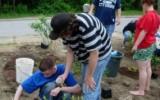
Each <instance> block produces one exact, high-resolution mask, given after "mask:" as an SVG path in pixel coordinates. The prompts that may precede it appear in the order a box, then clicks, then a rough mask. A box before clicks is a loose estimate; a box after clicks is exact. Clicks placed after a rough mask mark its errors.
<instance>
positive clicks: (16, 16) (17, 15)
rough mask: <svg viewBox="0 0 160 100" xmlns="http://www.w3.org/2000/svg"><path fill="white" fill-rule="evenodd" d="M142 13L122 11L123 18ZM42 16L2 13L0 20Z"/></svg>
mask: <svg viewBox="0 0 160 100" xmlns="http://www.w3.org/2000/svg"><path fill="white" fill-rule="evenodd" d="M141 14H142V11H139V10H127V11H122V15H123V16H134V15H135V16H136V15H141ZM41 15H42V14H34V13H22V14H18V13H6V14H1V13H0V19H9V18H23V17H38V16H41ZM52 15H53V14H47V15H45V16H52Z"/></svg>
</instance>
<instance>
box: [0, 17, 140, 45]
mask: <svg viewBox="0 0 160 100" xmlns="http://www.w3.org/2000/svg"><path fill="white" fill-rule="evenodd" d="M135 19H137V16H134V17H133V16H130V17H122V19H121V24H120V25H118V26H116V29H115V31H116V32H121V31H122V29H123V27H124V26H125V25H126V24H127V23H128V22H129V21H131V20H135ZM36 20H37V18H17V19H0V43H1V42H4V41H5V40H7V39H8V38H9V39H12V40H9V41H14V39H15V38H17V37H22V36H23V37H24V36H25V37H26V36H37V35H38V33H36V32H35V31H34V30H33V29H32V28H31V27H30V25H31V23H33V22H35V21H36ZM48 21H50V18H48ZM114 35H116V36H121V35H122V34H113V36H114ZM6 38H7V39H6ZM2 40H3V41H2Z"/></svg>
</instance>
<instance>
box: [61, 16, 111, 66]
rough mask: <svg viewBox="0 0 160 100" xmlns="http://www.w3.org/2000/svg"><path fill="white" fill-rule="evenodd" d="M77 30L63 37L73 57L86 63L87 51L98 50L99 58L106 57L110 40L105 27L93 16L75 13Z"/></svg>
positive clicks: (108, 52) (109, 50)
mask: <svg viewBox="0 0 160 100" xmlns="http://www.w3.org/2000/svg"><path fill="white" fill-rule="evenodd" d="M76 18H77V19H78V22H79V31H78V32H76V33H73V34H72V35H71V36H69V37H65V38H63V44H64V45H67V46H68V47H70V48H71V49H72V51H73V52H74V55H75V57H76V58H77V59H78V60H79V61H80V62H82V63H87V61H88V58H89V53H90V52H91V51H94V50H98V51H99V60H102V59H104V58H105V57H107V56H108V55H109V54H110V52H111V49H112V47H111V41H110V38H109V36H108V34H107V33H106V29H105V27H104V26H103V25H102V23H101V22H100V21H99V20H98V19H97V18H96V17H94V16H92V15H89V14H86V13H79V14H77V15H76Z"/></svg>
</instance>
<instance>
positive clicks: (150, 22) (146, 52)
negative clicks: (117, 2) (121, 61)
mask: <svg viewBox="0 0 160 100" xmlns="http://www.w3.org/2000/svg"><path fill="white" fill-rule="evenodd" d="M153 4H154V0H143V1H142V8H143V13H144V15H143V16H142V17H141V18H140V19H139V20H138V21H137V23H136V31H135V35H134V45H133V48H132V52H134V55H133V59H134V60H136V63H137V65H138V69H139V87H138V90H135V91H130V94H132V95H140V96H143V95H145V91H149V90H150V81H151V75H152V69H151V58H152V56H153V52H154V50H155V48H156V47H155V41H156V37H155V34H156V33H157V31H158V28H159V24H160V20H159V16H158V14H157V12H156V11H155V10H154V7H153Z"/></svg>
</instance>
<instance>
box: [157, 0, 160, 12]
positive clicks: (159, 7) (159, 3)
mask: <svg viewBox="0 0 160 100" xmlns="http://www.w3.org/2000/svg"><path fill="white" fill-rule="evenodd" d="M157 6H158V13H159V14H160V0H158V2H157Z"/></svg>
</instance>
